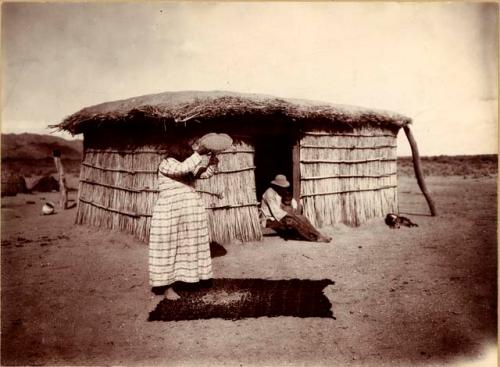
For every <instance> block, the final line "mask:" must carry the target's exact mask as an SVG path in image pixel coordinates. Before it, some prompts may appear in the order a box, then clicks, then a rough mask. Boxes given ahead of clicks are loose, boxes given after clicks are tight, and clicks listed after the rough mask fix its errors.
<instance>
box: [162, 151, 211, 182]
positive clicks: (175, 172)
mask: <svg viewBox="0 0 500 367" xmlns="http://www.w3.org/2000/svg"><path fill="white" fill-rule="evenodd" d="M200 162H201V156H200V155H199V154H198V153H197V152H194V153H193V154H192V155H191V156H190V157H189V158H187V159H186V160H184V161H183V162H179V161H178V160H176V159H174V158H167V159H164V160H163V161H162V162H161V163H160V166H159V168H158V169H159V171H160V173H161V174H162V175H164V176H167V177H181V176H184V175H187V174H188V173H192V172H194V170H195V168H196V167H197V166H198V165H199V164H200Z"/></svg>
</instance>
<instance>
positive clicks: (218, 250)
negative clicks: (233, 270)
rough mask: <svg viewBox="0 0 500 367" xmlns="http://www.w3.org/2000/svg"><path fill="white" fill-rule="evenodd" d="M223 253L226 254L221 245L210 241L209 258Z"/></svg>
mask: <svg viewBox="0 0 500 367" xmlns="http://www.w3.org/2000/svg"><path fill="white" fill-rule="evenodd" d="M225 254H227V251H226V249H225V248H224V247H223V246H222V245H219V244H218V243H217V242H210V257H211V258H214V257H219V256H224V255H225Z"/></svg>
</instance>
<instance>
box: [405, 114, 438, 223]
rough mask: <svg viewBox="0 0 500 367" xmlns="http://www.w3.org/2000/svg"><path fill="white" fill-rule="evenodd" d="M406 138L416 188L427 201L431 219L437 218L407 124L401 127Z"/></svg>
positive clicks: (415, 144) (415, 145)
mask: <svg viewBox="0 0 500 367" xmlns="http://www.w3.org/2000/svg"><path fill="white" fill-rule="evenodd" d="M403 129H404V131H405V134H406V137H407V138H408V142H409V143H410V147H411V155H412V157H413V168H414V169H415V176H416V177H417V182H418V186H419V187H420V190H422V193H423V194H424V196H425V200H427V204H428V205H429V209H430V210H431V214H432V216H433V217H435V216H437V212H436V207H435V206H434V201H433V200H432V198H431V195H430V193H429V191H427V186H426V185H425V181H424V175H423V173H422V167H421V165H420V155H419V154H418V147H417V142H416V140H415V138H414V137H413V133H412V132H411V130H410V126H409V125H408V124H406V125H404V126H403Z"/></svg>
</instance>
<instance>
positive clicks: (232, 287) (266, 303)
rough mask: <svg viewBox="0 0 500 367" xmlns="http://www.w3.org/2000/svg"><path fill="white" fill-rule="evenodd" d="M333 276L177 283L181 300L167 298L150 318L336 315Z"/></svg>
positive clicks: (172, 319) (232, 318)
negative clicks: (329, 289)
mask: <svg viewBox="0 0 500 367" xmlns="http://www.w3.org/2000/svg"><path fill="white" fill-rule="evenodd" d="M331 284H334V282H333V281H331V280H330V279H322V280H309V279H287V280H266V279H225V278H222V279H212V280H211V281H205V282H201V283H199V284H198V285H196V286H194V285H187V284H186V285H184V286H183V287H179V286H175V287H174V289H175V291H176V292H177V293H178V294H179V295H180V296H181V298H180V299H178V300H175V301H171V300H167V299H163V300H162V301H161V302H160V303H159V304H158V306H157V307H156V309H155V310H154V311H152V312H150V314H149V319H148V321H180V320H197V319H212V318H222V319H226V320H238V319H244V318H254V317H262V316H267V317H274V316H294V317H326V318H334V317H333V314H332V311H331V310H330V308H331V304H330V301H329V300H328V298H326V297H325V295H324V294H323V289H324V288H325V287H326V286H328V285H331Z"/></svg>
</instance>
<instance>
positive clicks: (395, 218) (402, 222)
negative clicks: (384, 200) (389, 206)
mask: <svg viewBox="0 0 500 367" xmlns="http://www.w3.org/2000/svg"><path fill="white" fill-rule="evenodd" d="M385 224H387V225H388V226H389V227H390V228H393V229H394V228H400V227H401V226H406V227H418V224H416V223H413V222H412V221H411V220H410V219H408V218H406V217H403V216H400V215H397V214H393V213H389V214H387V216H386V217H385Z"/></svg>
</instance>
